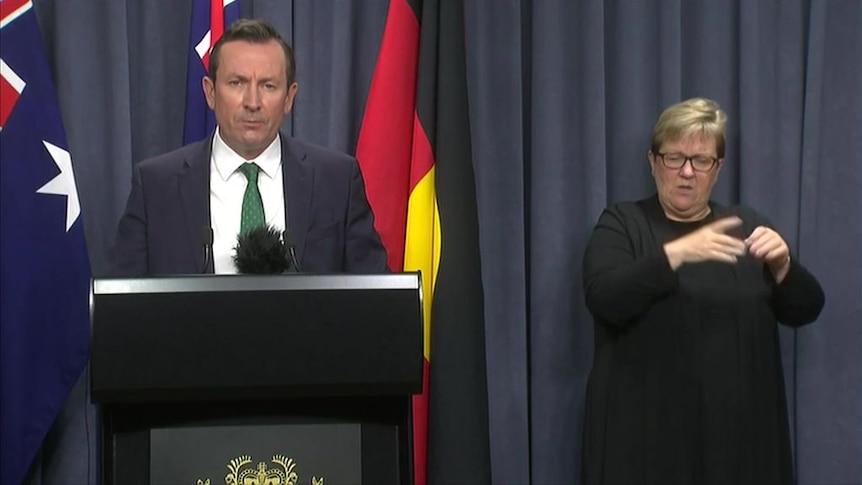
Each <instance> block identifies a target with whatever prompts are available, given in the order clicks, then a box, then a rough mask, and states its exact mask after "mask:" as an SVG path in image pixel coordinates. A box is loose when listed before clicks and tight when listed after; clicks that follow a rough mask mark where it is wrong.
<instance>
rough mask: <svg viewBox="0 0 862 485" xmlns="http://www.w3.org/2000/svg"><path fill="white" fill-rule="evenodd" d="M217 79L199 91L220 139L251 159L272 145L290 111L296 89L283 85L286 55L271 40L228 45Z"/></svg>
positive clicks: (285, 83) (205, 84)
mask: <svg viewBox="0 0 862 485" xmlns="http://www.w3.org/2000/svg"><path fill="white" fill-rule="evenodd" d="M215 74H216V81H215V82H213V80H212V79H210V78H209V77H205V78H204V80H203V87H204V94H205V95H206V98H207V104H208V105H209V107H210V108H211V109H212V110H213V111H215V116H216V120H217V122H218V125H219V134H220V135H221V137H222V139H223V140H224V142H225V143H227V145H228V146H229V147H231V148H232V149H233V150H234V151H235V152H237V153H238V154H240V155H241V156H242V157H244V158H245V159H247V160H250V159H252V158H255V157H257V156H258V155H260V154H261V153H262V152H263V151H264V150H265V149H266V147H268V146H269V145H270V143H272V141H273V140H274V139H275V137H276V134H277V133H278V129H279V127H280V126H281V120H282V119H283V118H284V115H286V114H288V113H290V110H291V109H292V108H293V99H294V96H296V90H297V88H298V86H297V84H296V83H293V84H291V85H290V86H288V84H287V60H286V58H285V55H284V50H283V49H282V48H281V44H279V43H278V42H277V41H274V40H273V41H269V42H267V43H265V44H254V43H251V42H246V41H241V40H238V41H231V42H226V43H225V44H223V45H222V46H221V51H220V58H219V66H218V72H216V73H215Z"/></svg>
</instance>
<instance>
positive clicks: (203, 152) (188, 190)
mask: <svg viewBox="0 0 862 485" xmlns="http://www.w3.org/2000/svg"><path fill="white" fill-rule="evenodd" d="M198 143H199V146H198V147H196V149H195V150H194V151H193V152H192V153H191V154H190V155H189V156H188V157H187V158H186V159H185V160H184V166H183V169H182V170H181V171H180V173H179V176H178V180H177V184H178V188H179V192H180V201H181V203H182V211H183V215H184V216H185V231H186V241H187V246H188V247H189V250H190V252H191V254H192V255H194V256H193V257H194V262H195V267H196V268H197V271H198V273H210V272H212V271H211V268H204V262H203V245H204V241H203V231H204V228H207V227H212V224H210V214H209V205H210V204H209V201H210V193H209V192H210V190H209V188H210V183H209V172H210V171H209V166H210V150H211V147H212V136H210V137H208V138H207V139H205V140H203V141H200V142H198Z"/></svg>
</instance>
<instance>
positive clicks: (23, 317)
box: [0, 0, 90, 483]
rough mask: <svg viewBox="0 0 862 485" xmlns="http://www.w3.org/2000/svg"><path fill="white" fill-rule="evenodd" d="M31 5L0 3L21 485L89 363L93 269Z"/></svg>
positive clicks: (2, 444)
mask: <svg viewBox="0 0 862 485" xmlns="http://www.w3.org/2000/svg"><path fill="white" fill-rule="evenodd" d="M80 215H81V210H80V205H79V203H78V192H77V190H76V187H75V177H74V174H73V172H72V159H71V157H70V156H69V151H68V148H67V144H66V135H65V132H64V131H63V123H62V120H61V119H60V110H59V107H58V103H57V95H56V92H55V91H54V85H53V82H52V80H51V70H50V67H49V64H48V59H47V56H46V54H45V50H44V47H43V44H42V38H41V36H40V33H39V26H38V25H37V22H36V16H35V13H34V12H33V5H32V2H31V1H29V0H0V464H2V465H0V470H2V471H0V474H2V476H3V480H2V481H3V483H21V482H22V481H23V480H24V477H25V475H26V473H27V469H28V468H29V467H30V464H31V462H32V461H33V458H34V457H35V455H36V452H37V451H38V450H39V448H40V446H41V445H42V441H43V440H44V439H45V435H46V434H47V433H48V430H49V428H50V427H51V425H52V423H53V422H54V420H55V419H56V417H57V415H58V414H59V412H60V410H61V409H62V407H63V405H64V403H65V401H66V398H67V397H68V395H69V392H70V390H71V389H72V386H73V385H74V384H75V382H76V381H77V380H78V378H79V377H80V375H81V371H82V370H83V369H84V366H85V364H86V362H87V352H88V342H89V323H88V322H89V313H88V312H89V309H88V301H89V282H90V264H89V260H88V258H87V251H86V247H85V245H84V231H83V223H82V220H81V217H80Z"/></svg>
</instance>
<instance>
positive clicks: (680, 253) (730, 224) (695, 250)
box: [664, 217, 756, 270]
mask: <svg viewBox="0 0 862 485" xmlns="http://www.w3.org/2000/svg"><path fill="white" fill-rule="evenodd" d="M741 225H742V219H740V218H738V217H725V218H723V219H719V220H717V221H715V222H712V223H711V224H708V225H706V226H703V227H701V228H700V229H698V230H696V231H694V232H692V233H691V234H687V235H685V236H683V237H681V238H678V239H674V240H673V241H671V242H669V243H667V244H665V245H664V252H665V254H667V259H668V262H669V263H670V267H671V268H672V269H673V270H676V269H677V268H679V267H680V266H682V265H683V263H698V262H701V261H722V262H725V263H736V261H737V259H738V258H739V257H741V256H744V255H745V250H746V244H745V242H743V241H742V240H741V239H739V238H736V237H733V236H730V235H728V234H727V232H728V231H730V230H731V229H734V228H738V227H740V226H741ZM755 232H756V231H755ZM752 235H754V234H753V233H752Z"/></svg>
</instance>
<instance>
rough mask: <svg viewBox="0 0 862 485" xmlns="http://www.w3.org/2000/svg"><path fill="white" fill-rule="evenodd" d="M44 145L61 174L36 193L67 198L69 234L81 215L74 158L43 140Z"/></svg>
mask: <svg viewBox="0 0 862 485" xmlns="http://www.w3.org/2000/svg"><path fill="white" fill-rule="evenodd" d="M42 143H43V144H44V145H45V148H46V149H48V153H49V154H50V155H51V158H53V159H54V163H55V164H57V168H59V169H60V173H59V174H57V176H56V177H54V178H53V179H51V180H50V181H49V182H48V183H47V184H45V185H43V186H42V187H40V188H39V190H37V191H36V192H38V193H40V194H53V195H65V196H66V232H69V229H70V228H71V227H72V224H74V223H75V221H76V220H78V216H79V215H81V203H80V201H79V200H78V189H77V187H75V174H74V173H73V172H72V156H71V155H69V152H68V151H66V150H63V149H62V148H60V147H58V146H56V145H52V144H50V143H48V142H47V141H44V140H42Z"/></svg>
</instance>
